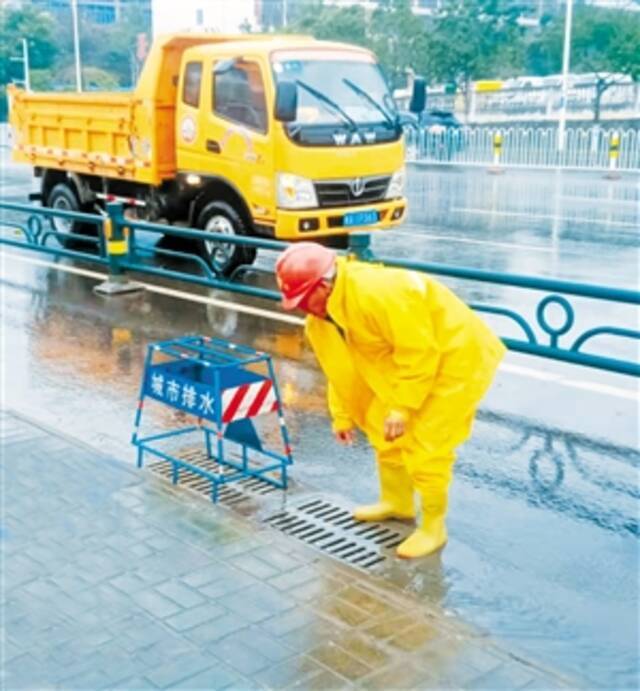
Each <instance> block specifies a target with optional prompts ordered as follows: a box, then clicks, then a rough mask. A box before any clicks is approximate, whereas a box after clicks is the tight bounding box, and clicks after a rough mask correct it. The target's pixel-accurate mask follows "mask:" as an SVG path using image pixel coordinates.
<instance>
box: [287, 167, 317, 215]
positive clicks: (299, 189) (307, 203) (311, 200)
mask: <svg viewBox="0 0 640 691" xmlns="http://www.w3.org/2000/svg"><path fill="white" fill-rule="evenodd" d="M277 187H278V206H279V207H280V208H281V209H314V208H316V207H317V206H318V198H317V196H316V190H315V188H314V186H313V182H312V181H311V180H309V179H308V178H302V177H300V176H299V175H292V174H291V173H278V175H277Z"/></svg>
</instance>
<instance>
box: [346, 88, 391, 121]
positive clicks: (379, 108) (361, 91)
mask: <svg viewBox="0 0 640 691" xmlns="http://www.w3.org/2000/svg"><path fill="white" fill-rule="evenodd" d="M342 81H343V82H344V83H345V84H346V85H347V86H348V87H349V88H350V89H351V91H353V92H354V93H356V94H358V96H361V97H362V98H364V99H365V100H366V101H368V102H369V103H370V104H371V105H372V106H373V107H374V108H375V109H376V110H377V111H378V112H379V113H380V114H381V115H382V117H383V118H384V119H385V121H386V123H387V124H388V125H390V126H391V127H393V126H394V125H395V122H394V120H393V118H392V117H391V115H389V113H388V112H387V109H386V108H384V106H382V105H381V104H380V103H378V102H377V101H376V99H375V98H373V96H371V95H370V94H368V93H367V92H366V91H365V90H364V89H362V88H361V87H359V86H358V85H357V84H354V82H352V81H351V80H350V79H346V78H343V80H342Z"/></svg>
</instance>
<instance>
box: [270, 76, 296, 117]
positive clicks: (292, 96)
mask: <svg viewBox="0 0 640 691" xmlns="http://www.w3.org/2000/svg"><path fill="white" fill-rule="evenodd" d="M297 113H298V87H297V86H296V84H295V82H280V83H279V84H278V88H277V90H276V108H275V118H276V120H278V121H279V122H293V121H294V120H295V119H296V117H297Z"/></svg>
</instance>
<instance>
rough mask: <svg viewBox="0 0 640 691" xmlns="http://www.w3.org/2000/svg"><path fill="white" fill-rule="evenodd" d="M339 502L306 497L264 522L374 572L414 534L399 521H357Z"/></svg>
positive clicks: (331, 499) (349, 510)
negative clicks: (398, 546) (406, 538)
mask: <svg viewBox="0 0 640 691" xmlns="http://www.w3.org/2000/svg"><path fill="white" fill-rule="evenodd" d="M351 512H352V509H351V508H347V507H346V506H345V505H344V504H342V503H341V502H340V500H339V499H335V498H333V497H331V498H330V499H329V498H327V497H307V498H306V499H305V500H303V501H302V502H300V503H299V505H297V506H293V507H292V506H288V507H287V508H286V509H283V510H282V511H278V512H277V513H275V514H272V515H270V516H268V517H267V518H265V519H264V522H265V523H267V524H268V525H270V526H272V527H273V528H277V529H278V530H280V531H282V532H283V533H285V534H287V535H290V536H291V537H295V538H297V539H298V540H302V541H303V542H305V543H306V544H307V545H311V546H312V547H314V548H316V549H318V550H320V551H321V552H323V553H325V554H328V555H329V556H331V557H333V558H335V559H339V560H340V561H343V562H346V563H347V564H350V565H351V566H356V567H358V568H362V569H367V570H371V569H373V568H375V567H378V566H381V565H382V564H383V562H385V561H386V560H387V559H389V558H392V557H393V556H394V554H395V553H394V548H395V547H396V546H397V545H399V544H400V543H401V542H402V541H403V540H404V539H405V537H407V535H409V533H410V532H411V531H412V530H413V527H412V526H411V525H410V524H405V523H402V522H400V521H385V522H384V523H364V522H362V521H356V520H355V519H354V518H353V517H352V515H351Z"/></svg>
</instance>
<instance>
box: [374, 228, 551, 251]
mask: <svg viewBox="0 0 640 691" xmlns="http://www.w3.org/2000/svg"><path fill="white" fill-rule="evenodd" d="M391 233H392V234H393V235H402V236H404V237H410V238H416V237H421V238H429V240H446V241H448V242H462V243H466V244H469V245H491V246H492V247H501V248H505V249H509V250H514V249H517V250H534V251H535V252H555V251H556V250H554V248H553V247H542V246H541V245H526V244H524V245H521V244H518V243H514V242H495V241H494V240H473V239H471V238H458V237H455V236H453V235H436V234H434V233H420V232H415V233H410V232H408V231H406V230H393V231H391ZM376 237H390V236H376Z"/></svg>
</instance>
